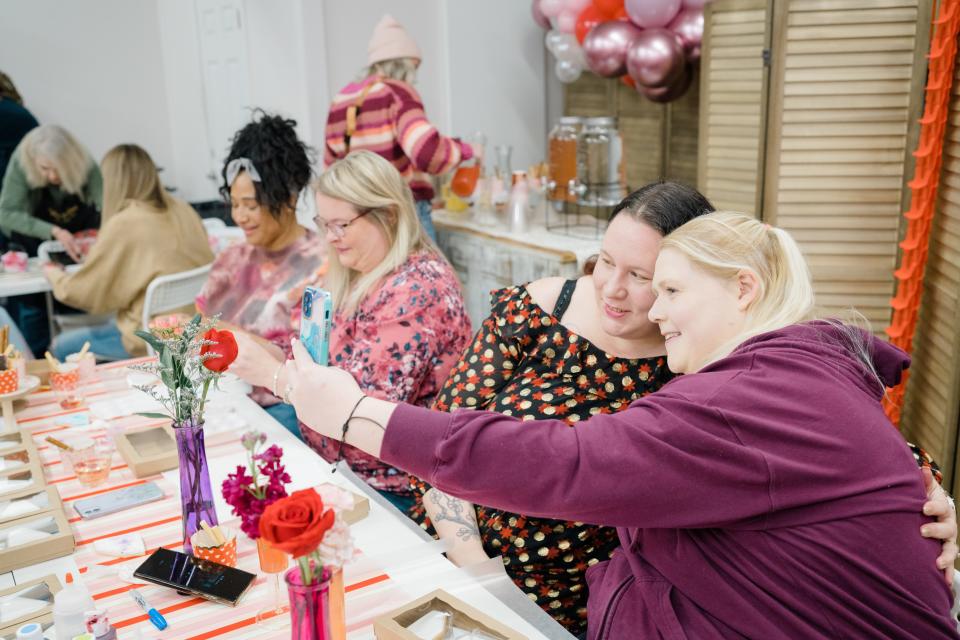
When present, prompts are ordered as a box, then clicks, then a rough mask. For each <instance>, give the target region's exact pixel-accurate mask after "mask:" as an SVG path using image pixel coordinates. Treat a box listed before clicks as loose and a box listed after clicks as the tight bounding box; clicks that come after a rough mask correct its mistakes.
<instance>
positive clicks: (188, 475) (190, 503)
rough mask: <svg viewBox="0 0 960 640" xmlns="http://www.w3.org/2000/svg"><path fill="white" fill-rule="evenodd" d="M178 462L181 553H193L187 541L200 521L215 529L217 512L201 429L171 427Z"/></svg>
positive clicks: (195, 427) (190, 426) (190, 425)
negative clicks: (181, 514) (181, 529)
mask: <svg viewBox="0 0 960 640" xmlns="http://www.w3.org/2000/svg"><path fill="white" fill-rule="evenodd" d="M173 432H174V433H175V434H176V436H177V456H178V457H179V459H180V509H181V512H182V513H183V552H184V553H189V554H192V553H193V545H192V544H191V543H190V537H191V536H193V534H194V533H196V532H197V530H198V529H200V521H201V520H206V521H207V524H209V525H210V526H211V527H215V526H216V525H217V524H218V520H217V511H216V509H215V507H214V504H213V491H212V490H211V489H210V473H209V471H208V470H207V450H206V448H205V447H204V445H203V425H202V424H201V425H197V424H194V423H193V422H187V423H184V424H182V425H177V424H174V425H173Z"/></svg>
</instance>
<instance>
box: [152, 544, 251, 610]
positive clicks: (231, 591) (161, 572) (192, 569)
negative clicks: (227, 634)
mask: <svg viewBox="0 0 960 640" xmlns="http://www.w3.org/2000/svg"><path fill="white" fill-rule="evenodd" d="M133 576H134V577H135V578H139V579H141V580H144V581H146V582H150V583H152V584H158V585H160V586H163V587H170V588H171V589H176V590H177V591H180V592H186V593H189V594H191V595H195V596H199V597H201V598H205V599H207V600H212V601H213V602H220V603H222V604H228V605H230V606H231V607H235V606H237V602H239V601H240V598H241V597H243V594H244V593H246V592H247V590H248V589H249V588H250V586H251V585H252V584H253V581H254V579H255V578H256V577H257V576H256V575H254V574H252V573H248V572H246V571H242V570H240V569H235V568H233V567H228V566H226V565H224V564H218V563H216V562H210V561H209V560H201V559H199V558H195V557H194V556H188V555H187V554H185V553H180V552H179V551H172V550H170V549H164V548H163V547H161V548H159V549H157V550H156V551H154V552H153V554H152V555H151V556H150V557H149V558H147V559H146V560H145V561H144V562H143V564H141V565H140V566H139V567H137V569H136V571H134V572H133Z"/></svg>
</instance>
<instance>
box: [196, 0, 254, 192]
mask: <svg viewBox="0 0 960 640" xmlns="http://www.w3.org/2000/svg"><path fill="white" fill-rule="evenodd" d="M194 1H195V3H196V5H195V6H196V11H197V24H198V25H199V33H200V63H201V65H202V66H203V97H204V106H205V109H206V117H207V132H208V136H207V139H208V140H209V144H210V149H209V154H210V157H209V167H210V173H209V174H208V177H209V178H210V179H211V180H212V181H213V182H214V183H215V184H216V186H217V187H219V186H220V171H221V169H222V167H223V160H224V158H226V155H227V152H228V151H229V149H230V141H231V140H232V138H233V136H234V134H235V133H236V132H237V131H238V130H239V129H240V128H241V127H242V126H243V125H245V124H246V123H247V122H248V121H249V120H250V106H251V105H250V74H249V71H248V68H247V30H246V15H245V12H244V8H243V0H194Z"/></svg>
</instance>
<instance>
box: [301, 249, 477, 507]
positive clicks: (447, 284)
mask: <svg viewBox="0 0 960 640" xmlns="http://www.w3.org/2000/svg"><path fill="white" fill-rule="evenodd" d="M470 335H471V334H470V318H469V317H468V316H467V311H466V307H465V306H464V302H463V295H462V293H461V290H460V283H459V281H458V280H457V277H456V274H455V272H454V271H453V267H451V266H450V265H449V264H448V263H447V261H446V260H444V259H443V258H441V257H439V256H437V255H435V254H433V253H430V252H421V253H417V254H414V255H412V256H410V258H409V259H408V260H407V262H405V263H404V264H403V265H401V266H400V267H399V268H397V269H396V270H395V271H394V272H392V273H391V274H389V275H388V276H386V277H385V278H384V280H383V282H382V284H381V285H380V286H379V287H378V288H377V289H375V290H373V291H371V292H370V293H369V294H368V295H367V296H366V298H365V299H364V300H363V301H362V302H361V303H360V306H359V307H358V308H357V310H356V311H355V312H354V313H353V314H351V315H350V316H348V317H344V316H343V315H341V314H340V313H336V314H334V317H333V322H332V328H331V333H330V363H331V364H333V365H335V366H338V367H340V368H341V369H344V370H346V371H348V372H350V373H351V374H352V375H353V377H354V378H355V379H356V381H357V383H358V384H359V385H360V388H361V389H363V391H364V392H365V393H366V394H367V395H369V396H373V397H375V398H382V399H384V400H390V401H392V402H407V403H409V404H415V405H420V406H424V407H427V406H430V405H431V404H432V403H433V400H434V398H435V397H436V395H437V393H438V392H439V391H440V387H441V385H442V384H443V381H444V380H446V379H447V374H448V373H449V372H450V368H451V367H452V366H453V365H454V363H456V362H457V360H458V359H459V358H460V354H461V353H462V352H463V350H464V348H465V347H466V346H467V344H468V343H469V341H470ZM302 433H303V436H304V440H305V441H306V442H307V444H309V445H310V446H311V447H312V448H313V449H314V450H316V451H317V452H318V453H319V454H320V455H321V456H323V457H324V458H325V459H326V460H329V461H331V462H332V461H333V460H335V459H336V457H337V449H338V446H339V444H338V443H337V442H336V441H333V440H329V439H327V438H324V437H322V436H320V435H318V434H317V433H315V432H314V431H312V430H310V429H302ZM343 451H344V459H345V460H346V461H347V463H348V464H349V465H350V468H351V469H353V471H354V472H356V473H357V474H358V475H360V476H361V477H363V478H364V479H365V480H366V482H367V483H368V484H369V485H370V486H372V487H373V488H375V489H378V490H380V491H389V492H391V493H396V494H399V495H411V488H410V479H409V476H408V475H407V474H405V473H403V472H402V471H399V470H397V469H394V468H393V467H390V466H388V465H386V464H384V463H382V462H380V461H379V460H378V459H376V458H374V457H373V456H370V455H368V454H366V453H364V452H362V451H360V450H359V449H355V448H354V447H351V446H350V445H344V446H343Z"/></svg>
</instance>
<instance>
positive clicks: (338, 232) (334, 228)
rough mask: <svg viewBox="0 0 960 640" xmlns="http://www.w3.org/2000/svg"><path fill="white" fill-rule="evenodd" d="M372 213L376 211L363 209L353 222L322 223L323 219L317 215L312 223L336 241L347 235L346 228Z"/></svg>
mask: <svg viewBox="0 0 960 640" xmlns="http://www.w3.org/2000/svg"><path fill="white" fill-rule="evenodd" d="M373 211H376V209H364V210H363V211H361V212H360V213H359V214H357V217H356V218H354V219H353V220H348V221H347V222H324V221H323V218H321V217H320V216H319V215H318V216H317V217H315V218H314V219H313V221H314V223H316V225H317V228H318V229H321V228H322V229H326V230H327V233H330V234H331V235H332V236H333V237H334V238H336V239H337V240H341V239H343V238H344V237H345V236H346V235H347V227H349V226H350V225H352V224H353V223H354V222H356V221H357V220H359V219H360V218H362V217H363V216H365V215H367V214H368V213H371V212H373Z"/></svg>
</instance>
